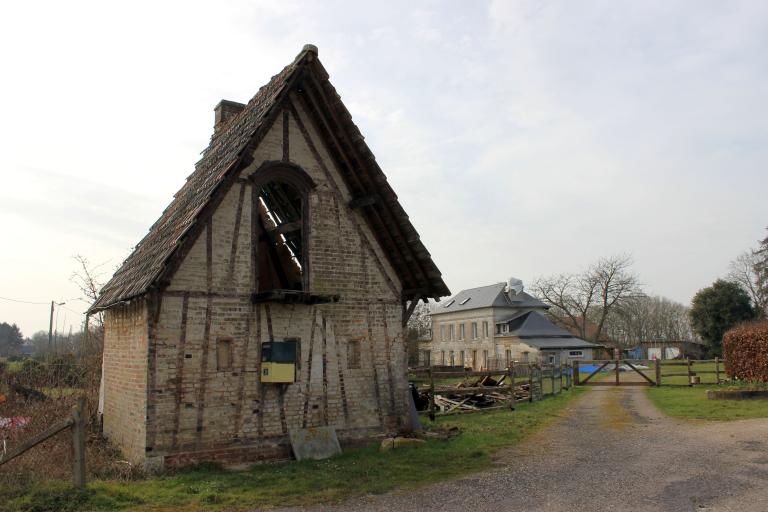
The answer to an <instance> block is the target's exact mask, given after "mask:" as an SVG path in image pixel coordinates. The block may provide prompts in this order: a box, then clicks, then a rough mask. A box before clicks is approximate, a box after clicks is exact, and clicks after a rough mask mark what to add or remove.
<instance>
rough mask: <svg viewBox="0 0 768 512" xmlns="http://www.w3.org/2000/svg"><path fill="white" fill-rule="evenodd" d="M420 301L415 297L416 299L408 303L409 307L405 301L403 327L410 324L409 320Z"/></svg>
mask: <svg viewBox="0 0 768 512" xmlns="http://www.w3.org/2000/svg"><path fill="white" fill-rule="evenodd" d="M418 303H419V299H418V298H414V300H412V301H411V303H410V304H408V307H407V308H406V307H405V302H403V329H405V328H406V327H407V326H408V320H410V319H411V315H413V312H414V310H415V309H416V305H417V304H418Z"/></svg>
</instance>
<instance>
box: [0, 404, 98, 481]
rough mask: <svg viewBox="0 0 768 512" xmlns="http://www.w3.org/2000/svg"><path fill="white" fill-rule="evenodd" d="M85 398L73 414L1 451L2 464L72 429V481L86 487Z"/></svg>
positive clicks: (0, 461)
mask: <svg viewBox="0 0 768 512" xmlns="http://www.w3.org/2000/svg"><path fill="white" fill-rule="evenodd" d="M84 408H85V398H84V397H80V398H79V399H78V400H77V402H76V403H75V405H74V407H72V412H71V414H70V415H69V416H68V417H66V418H64V419H61V420H59V421H57V422H55V423H54V424H53V425H51V426H50V427H48V428H47V429H45V430H44V431H42V432H40V433H39V434H37V435H35V436H33V437H31V438H29V439H27V440H26V441H24V442H22V443H21V444H19V445H18V446H15V447H11V448H10V449H9V450H7V451H4V452H0V466H2V465H3V464H7V463H8V462H10V461H12V460H13V459H15V458H16V457H19V456H20V455H23V454H24V453H25V452H27V451H29V450H31V449H33V448H34V447H35V446H37V445H39V444H40V443H42V442H44V441H46V440H48V439H50V438H51V437H53V436H55V435H56V434H58V433H59V432H61V431H63V430H66V429H71V431H72V447H73V453H74V457H73V461H72V483H73V484H74V486H75V487H78V488H83V487H85V419H84V414H83V411H84Z"/></svg>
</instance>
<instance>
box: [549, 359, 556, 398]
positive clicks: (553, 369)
mask: <svg viewBox="0 0 768 512" xmlns="http://www.w3.org/2000/svg"><path fill="white" fill-rule="evenodd" d="M550 366H551V371H552V394H553V395H554V394H555V363H552V364H551V365H550Z"/></svg>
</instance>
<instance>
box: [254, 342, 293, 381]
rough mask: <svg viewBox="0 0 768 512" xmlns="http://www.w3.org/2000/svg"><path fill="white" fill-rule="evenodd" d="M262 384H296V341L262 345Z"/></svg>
mask: <svg viewBox="0 0 768 512" xmlns="http://www.w3.org/2000/svg"><path fill="white" fill-rule="evenodd" d="M261 382H268V383H272V384H291V383H293V382H296V341H293V340H291V341H268V342H265V343H262V345H261Z"/></svg>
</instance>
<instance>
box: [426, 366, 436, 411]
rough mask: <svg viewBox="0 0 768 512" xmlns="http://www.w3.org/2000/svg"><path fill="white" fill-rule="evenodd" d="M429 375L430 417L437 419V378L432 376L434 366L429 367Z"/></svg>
mask: <svg viewBox="0 0 768 512" xmlns="http://www.w3.org/2000/svg"><path fill="white" fill-rule="evenodd" d="M427 376H429V419H430V420H432V421H435V379H434V377H433V376H432V368H431V367H430V368H427Z"/></svg>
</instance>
